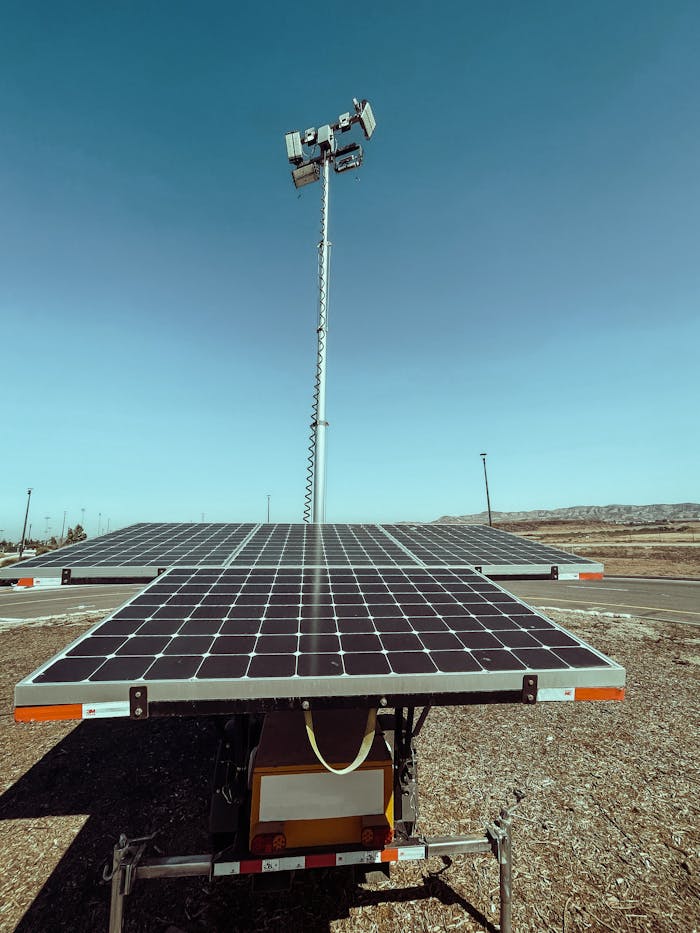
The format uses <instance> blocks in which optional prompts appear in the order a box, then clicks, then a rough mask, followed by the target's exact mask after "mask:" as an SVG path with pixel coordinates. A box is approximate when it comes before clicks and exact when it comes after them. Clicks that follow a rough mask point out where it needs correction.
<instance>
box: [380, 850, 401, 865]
mask: <svg viewBox="0 0 700 933" xmlns="http://www.w3.org/2000/svg"><path fill="white" fill-rule="evenodd" d="M398 860H399V850H398V849H382V861H383V862H398Z"/></svg>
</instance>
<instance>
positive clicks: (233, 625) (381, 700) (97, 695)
mask: <svg viewBox="0 0 700 933" xmlns="http://www.w3.org/2000/svg"><path fill="white" fill-rule="evenodd" d="M359 560H360V559H359V558H357V557H356V558H354V560H353V565H352V566H344V567H327V566H319V565H311V564H307V565H302V566H289V565H286V564H284V565H283V564H281V562H278V564H277V566H276V567H269V566H250V564H248V566H234V565H231V566H229V567H226V568H216V569H213V568H208V569H207V568H189V569H186V568H176V569H173V570H171V571H168V572H166V573H165V574H163V575H162V576H161V577H159V578H158V579H157V580H155V581H153V582H152V583H151V584H150V585H149V586H147V587H146V589H145V590H144V591H142V592H141V593H139V594H137V595H136V596H134V597H132V599H131V600H129V601H128V602H127V603H126V604H125V605H124V606H122V607H121V608H120V609H119V610H117V611H116V612H114V613H112V614H111V615H110V616H108V617H107V618H106V619H105V620H103V621H102V622H100V623H98V624H97V625H96V626H94V627H93V628H92V629H91V630H90V631H89V632H86V633H85V634H84V635H83V636H82V637H81V638H79V639H78V640H76V641H75V642H74V643H73V644H72V645H69V646H68V647H67V648H66V649H65V650H64V651H63V652H61V653H60V655H58V656H56V657H55V658H53V659H51V660H50V661H48V662H47V663H46V664H44V665H42V666H41V667H40V668H39V669H38V670H37V671H35V672H34V673H33V674H31V675H30V676H29V677H27V678H25V679H24V680H23V681H22V682H21V683H20V684H18V685H17V688H16V712H15V716H16V719H18V720H19V721H36V720H49V719H82V718H100V717H111V716H130V717H131V718H132V719H134V720H139V719H141V720H142V719H144V718H148V717H151V716H154V717H155V716H183V715H195V716H200V715H201V716H215V717H219V718H220V720H221V722H222V728H223V729H224V737H223V740H222V743H221V748H220V749H219V755H218V759H217V766H216V772H215V786H216V787H217V788H218V790H219V795H218V798H219V799H217V795H216V794H215V795H214V800H213V803H212V828H213V829H214V830H215V831H216V833H217V836H219V837H221V836H225V835H226V833H227V831H231V835H232V836H233V837H234V839H238V840H240V841H239V842H238V844H234V848H233V850H227V849H224V850H220V849H218V848H217V849H215V850H213V851H212V852H209V853H207V854H203V855H197V856H184V857H176V858H167V859H147V858H146V857H145V841H143V840H141V841H138V840H132V841H131V842H130V841H128V840H126V839H120V844H119V845H118V846H117V848H116V850H115V854H114V863H113V864H114V873H113V877H112V892H113V898H112V920H111V924H112V926H111V929H112V930H118V929H120V926H121V923H122V914H123V906H124V897H125V896H126V894H128V893H129V891H130V890H131V889H132V887H133V884H134V883H135V880H136V879H137V878H149V877H150V878H155V877H168V876H170V877H172V876H184V875H193V874H194V875H203V874H204V875H209V876H211V877H220V876H226V875H239V874H260V873H268V872H273V873H274V872H278V871H289V870H295V871H296V870H301V869H305V868H311V867H320V866H330V865H341V866H342V865H352V864H359V865H380V866H381V865H386V864H390V863H392V862H395V861H405V860H411V859H421V858H426V857H430V856H432V855H448V854H449V855H453V854H460V853H470V852H471V853H474V852H487V851H494V852H495V854H497V856H498V858H499V862H500V864H501V898H502V928H503V929H504V930H507V929H509V926H508V924H509V923H510V920H509V917H510V913H509V912H510V829H509V827H510V821H509V815H508V814H505V815H503V817H502V819H501V821H500V822H499V823H497V824H494V825H493V826H491V827H488V828H487V830H486V831H485V832H484V834H483V835H480V836H467V837H462V836H460V837H447V838H444V837H424V836H421V835H419V834H417V830H416V817H417V789H418V788H417V780H416V773H415V759H416V749H415V738H416V736H417V734H418V732H419V731H420V728H421V727H422V725H423V723H424V722H425V716H426V713H427V709H428V708H429V707H430V706H433V705H469V704H479V703H521V704H525V705H529V704H533V703H537V702H542V701H547V700H562V701H565V700H591V699H622V696H623V693H624V680H625V677H624V670H623V669H622V668H621V667H620V666H619V665H617V664H615V663H614V662H612V661H610V659H608V658H606V657H605V656H604V655H601V654H600V653H599V652H597V651H595V649H593V648H591V647H590V646H588V645H586V644H585V643H583V642H582V641H581V640H580V639H578V638H576V637H575V636H573V635H571V634H570V633H568V632H566V631H565V630H563V629H562V628H561V627H560V626H558V625H556V624H554V623H553V622H551V621H550V620H548V619H547V618H546V617H545V616H543V615H542V614H540V613H538V612H537V611H535V610H534V609H532V608H530V607H529V606H526V605H525V604H524V603H522V602H521V601H520V600H518V599H516V598H515V597H514V596H512V595H511V594H509V593H507V592H506V591H505V590H504V589H502V588H501V587H500V586H498V585H497V584H495V583H493V582H492V581H489V580H487V579H486V578H485V577H484V576H483V575H481V574H478V573H476V572H474V571H471V570H467V569H460V570H454V569H449V568H446V567H433V568H429V567H426V566H424V565H421V564H419V563H418V562H417V561H415V560H408V559H406V560H405V565H404V566H399V565H398V563H396V562H394V563H390V564H389V557H388V556H385V558H384V560H385V562H386V563H387V564H388V566H383V567H377V566H371V565H370V564H369V563H367V564H365V565H362V564H360V563H359ZM401 560H404V558H403V557H402V558H401ZM348 708H349V709H353V708H358V709H362V710H365V711H370V712H372V711H374V710H380V711H386V712H387V713H388V715H389V716H390V717H391V714H390V713H389V710H391V709H393V710H394V715H393V719H391V718H390V719H389V722H388V723H386V722H385V723H384V732H385V734H389V735H390V734H391V733H392V732H393V736H391V747H392V749H393V754H392V762H393V775H394V777H393V792H394V800H393V805H394V817H393V820H394V826H393V829H394V833H395V835H394V839H393V841H392V842H390V843H389V844H388V845H385V846H384V847H380V848H373V849H369V850H365V849H363V848H362V847H361V841H358V844H357V845H356V846H348V845H347V844H346V845H339V846H337V847H333V848H332V850H331V851H329V850H328V847H327V846H323V847H320V848H318V847H316V846H314V847H311V848H309V849H301V850H299V849H296V850H294V851H288V850H286V849H285V848H284V847H282V849H281V851H283V852H284V854H283V855H278V854H277V853H276V852H275V849H274V837H273V840H272V846H271V848H272V852H271V853H270V854H269V855H267V854H266V853H263V854H262V855H261V856H255V855H253V853H251V852H250V851H248V843H249V842H250V833H251V827H250V824H249V823H246V819H247V816H246V814H247V810H246V806H247V802H248V799H249V793H248V787H247V780H246V777H247V773H248V765H249V763H250V752H251V751H252V747H253V746H254V744H255V742H256V741H257V738H256V732H257V729H258V726H259V723H260V717H261V716H264V715H265V714H267V713H270V712H274V711H277V710H297V711H302V712H303V713H304V717H305V719H307V717H311V718H312V722H313V716H314V714H316V713H317V711H318V710H324V709H328V710H342V709H348ZM418 708H421V709H422V710H423V712H422V713H421V715H420V716H419V717H418V718H417V719H416V718H415V713H416V710H417V709H418ZM392 727H393V728H392ZM232 739H233V741H232ZM222 800H223V803H222ZM375 815H376V814H375ZM241 822H243V824H245V825H243V826H241ZM363 828H364V827H363ZM282 829H283V827H282ZM243 840H245V841H243ZM241 849H242V850H243V851H241Z"/></svg>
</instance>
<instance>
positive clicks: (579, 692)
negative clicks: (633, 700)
mask: <svg viewBox="0 0 700 933" xmlns="http://www.w3.org/2000/svg"><path fill="white" fill-rule="evenodd" d="M624 698H625V688H624V687H577V688H576V699H577V700H624Z"/></svg>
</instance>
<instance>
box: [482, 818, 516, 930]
mask: <svg viewBox="0 0 700 933" xmlns="http://www.w3.org/2000/svg"><path fill="white" fill-rule="evenodd" d="M512 823H513V814H512V813H511V812H510V810H501V815H500V816H499V818H498V819H497V820H495V821H494V823H493V825H492V826H489V827H488V833H489V836H490V837H491V840H492V845H493V854H494V855H495V856H496V858H497V859H498V868H499V875H500V878H499V882H500V883H499V888H500V900H501V912H500V913H501V918H500V919H501V922H500V931H501V933H513V909H512V908H513V904H512V894H513V891H512V878H513V846H512V840H511V832H510V831H511V826H512Z"/></svg>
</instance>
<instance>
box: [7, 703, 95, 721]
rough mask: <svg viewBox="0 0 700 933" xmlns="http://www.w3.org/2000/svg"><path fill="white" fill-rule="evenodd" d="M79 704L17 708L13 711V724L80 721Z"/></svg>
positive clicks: (81, 708) (80, 711)
mask: <svg viewBox="0 0 700 933" xmlns="http://www.w3.org/2000/svg"><path fill="white" fill-rule="evenodd" d="M82 718H83V707H82V704H81V703H70V704H66V705H64V706H18V707H16V709H15V722H54V721H56V720H60V719H82Z"/></svg>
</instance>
